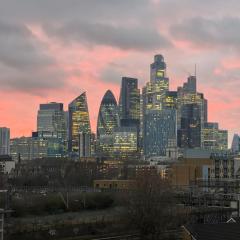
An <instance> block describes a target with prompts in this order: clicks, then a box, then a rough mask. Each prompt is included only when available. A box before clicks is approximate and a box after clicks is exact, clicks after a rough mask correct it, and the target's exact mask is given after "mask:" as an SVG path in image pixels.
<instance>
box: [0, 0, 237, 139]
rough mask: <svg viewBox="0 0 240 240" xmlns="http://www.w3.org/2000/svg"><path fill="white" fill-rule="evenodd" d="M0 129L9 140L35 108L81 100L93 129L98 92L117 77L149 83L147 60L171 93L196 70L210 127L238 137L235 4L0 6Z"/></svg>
mask: <svg viewBox="0 0 240 240" xmlns="http://www.w3.org/2000/svg"><path fill="white" fill-rule="evenodd" d="M0 3H1V7H0V86H1V87H0V96H1V99H0V126H6V127H9V128H11V137H16V136H23V135H25V136H29V135H30V134H31V131H33V130H36V116H37V110H38V106H39V104H40V103H47V102H51V101H56V102H63V103H64V105H65V109H66V110H67V105H68V103H69V102H71V101H72V100H73V99H74V98H75V97H77V96H78V95H80V94H81V93H82V92H83V91H86V92H87V97H88V104H89V111H90V116H91V125H92V130H93V131H95V128H96V119H97V114H98V108H99V105H100V102H101V99H102V97H103V95H104V93H105V92H106V91H107V90H108V89H111V90H112V91H113V93H114V94H115V96H116V98H117V99H118V96H119V90H120V83H121V77H122V76H131V77H137V78H138V79H139V84H140V87H142V86H143V85H144V84H145V83H146V82H147V81H149V64H150V63H151V62H152V61H153V56H154V55H155V54H162V55H164V57H165V61H166V63H167V69H168V70H167V72H168V76H169V78H170V88H171V89H172V90H175V89H176V88H177V86H179V85H182V84H183V82H184V81H186V78H187V77H188V75H189V74H192V73H193V72H194V65H195V64H197V79H198V90H199V92H203V93H204V94H205V97H206V98H207V99H208V101H209V121H214V122H219V124H220V127H221V128H222V129H228V130H229V132H230V136H229V137H230V141H229V142H231V138H232V134H233V133H235V132H236V133H238V132H240V121H239V119H240V97H239V89H240V17H239V9H240V2H239V1H238V0H228V1H225V0H211V1H207V0H201V1H199V0H181V1H180V0H148V1H147V0H83V1H82V0H21V1H19V0H8V1H4V0H0Z"/></svg>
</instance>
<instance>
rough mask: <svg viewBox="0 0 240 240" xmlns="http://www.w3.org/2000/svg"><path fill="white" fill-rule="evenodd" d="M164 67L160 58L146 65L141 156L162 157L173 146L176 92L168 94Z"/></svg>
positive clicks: (161, 57) (174, 144)
mask: <svg viewBox="0 0 240 240" xmlns="http://www.w3.org/2000/svg"><path fill="white" fill-rule="evenodd" d="M166 70H167V66H166V63H165V61H164V58H163V56H162V55H155V56H154V62H153V63H152V64H151V65H150V82H148V83H147V84H146V86H145V87H143V91H142V98H143V146H144V155H145V156H149V157H150V156H165V155H166V149H167V148H168V147H170V145H171V147H173V146H175V147H176V142H177V140H176V138H177V135H176V134H177V132H176V108H177V92H174V91H169V78H168V77H167V74H166Z"/></svg>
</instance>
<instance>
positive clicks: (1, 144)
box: [0, 127, 10, 155]
mask: <svg viewBox="0 0 240 240" xmlns="http://www.w3.org/2000/svg"><path fill="white" fill-rule="evenodd" d="M9 154H10V129H9V128H6V127H1V128H0V155H9Z"/></svg>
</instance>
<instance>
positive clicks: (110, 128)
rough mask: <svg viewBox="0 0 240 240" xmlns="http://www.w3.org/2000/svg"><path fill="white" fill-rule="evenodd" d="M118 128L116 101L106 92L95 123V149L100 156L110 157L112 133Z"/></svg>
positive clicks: (110, 93)
mask: <svg viewBox="0 0 240 240" xmlns="http://www.w3.org/2000/svg"><path fill="white" fill-rule="evenodd" d="M117 127H119V114H118V106H117V101H116V99H115V97H114V95H113V93H112V92H111V91H110V90H108V91H107V92H106V93H105V95H104V97H103V99H102V102H101V105H100V109H99V113H98V121H97V143H98V146H97V149H98V154H99V155H100V156H105V157H107V156H112V154H113V133H114V130H115V129H116V128H117Z"/></svg>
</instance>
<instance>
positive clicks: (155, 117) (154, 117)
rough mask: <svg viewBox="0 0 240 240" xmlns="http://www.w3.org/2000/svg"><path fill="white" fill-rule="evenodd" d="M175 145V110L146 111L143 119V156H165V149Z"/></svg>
mask: <svg viewBox="0 0 240 240" xmlns="http://www.w3.org/2000/svg"><path fill="white" fill-rule="evenodd" d="M176 144H177V128H176V110H175V109H163V110H161V111H159V110H150V111H148V113H147V114H146V115H145V118H144V154H145V156H147V157H151V156H166V151H167V148H168V147H172V146H173V145H175V146H176Z"/></svg>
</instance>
